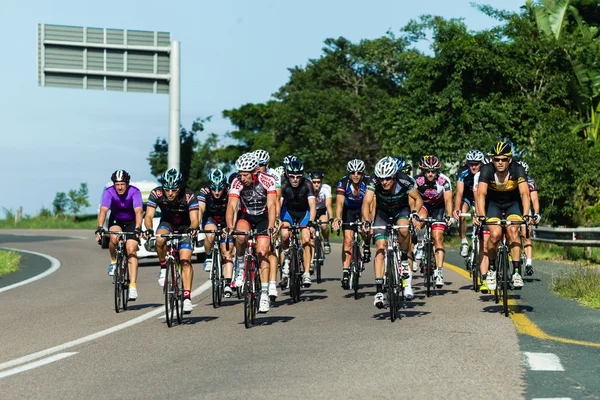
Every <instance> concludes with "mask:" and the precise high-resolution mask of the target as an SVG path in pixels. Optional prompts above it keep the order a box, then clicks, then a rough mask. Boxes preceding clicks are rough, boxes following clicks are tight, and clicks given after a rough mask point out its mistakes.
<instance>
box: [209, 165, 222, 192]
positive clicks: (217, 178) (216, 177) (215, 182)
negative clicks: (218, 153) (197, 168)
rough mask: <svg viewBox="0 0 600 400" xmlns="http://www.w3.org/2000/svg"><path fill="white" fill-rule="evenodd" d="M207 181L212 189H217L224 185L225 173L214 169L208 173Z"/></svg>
mask: <svg viewBox="0 0 600 400" xmlns="http://www.w3.org/2000/svg"><path fill="white" fill-rule="evenodd" d="M208 183H209V185H210V188H211V189H212V190H214V191H218V190H221V189H223V187H225V175H224V174H223V171H221V170H220V169H218V168H217V169H215V170H214V171H212V172H211V173H210V174H209V175H208Z"/></svg>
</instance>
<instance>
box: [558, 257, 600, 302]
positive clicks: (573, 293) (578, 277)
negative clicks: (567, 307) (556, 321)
mask: <svg viewBox="0 0 600 400" xmlns="http://www.w3.org/2000/svg"><path fill="white" fill-rule="evenodd" d="M552 291H554V293H556V294H557V295H559V296H562V297H566V298H568V299H575V300H577V301H579V302H580V303H581V304H583V305H586V306H588V307H592V308H600V272H599V271H598V270H597V269H596V268H589V267H581V266H576V267H573V268H570V269H569V271H568V272H565V273H563V274H562V275H559V276H557V277H556V278H554V281H553V282H552Z"/></svg>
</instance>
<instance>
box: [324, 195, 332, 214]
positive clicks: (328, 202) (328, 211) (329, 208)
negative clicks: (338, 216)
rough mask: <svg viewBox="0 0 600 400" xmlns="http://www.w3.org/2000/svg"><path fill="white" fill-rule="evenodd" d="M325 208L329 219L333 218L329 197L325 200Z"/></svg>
mask: <svg viewBox="0 0 600 400" xmlns="http://www.w3.org/2000/svg"><path fill="white" fill-rule="evenodd" d="M325 208H326V209H327V215H329V218H332V217H333V209H332V208H331V197H326V198H325Z"/></svg>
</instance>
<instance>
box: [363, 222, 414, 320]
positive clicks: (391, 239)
mask: <svg viewBox="0 0 600 400" xmlns="http://www.w3.org/2000/svg"><path fill="white" fill-rule="evenodd" d="M401 228H409V229H410V230H411V231H412V224H409V225H395V224H394V220H393V218H392V219H390V220H389V221H388V223H387V224H386V225H385V226H372V227H371V229H385V231H386V236H387V248H386V251H385V261H384V266H385V273H384V275H383V278H384V281H383V287H384V288H385V290H386V291H387V299H388V307H389V309H390V320H391V321H392V322H394V321H395V320H396V318H402V317H401V315H400V309H401V308H402V305H403V303H404V277H403V275H402V263H401V261H400V260H401V254H400V248H399V246H398V229H401ZM411 235H412V232H411Z"/></svg>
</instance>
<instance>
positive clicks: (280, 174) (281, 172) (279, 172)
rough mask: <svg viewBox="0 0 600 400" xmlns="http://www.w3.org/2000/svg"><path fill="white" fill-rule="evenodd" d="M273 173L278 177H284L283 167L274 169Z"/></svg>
mask: <svg viewBox="0 0 600 400" xmlns="http://www.w3.org/2000/svg"><path fill="white" fill-rule="evenodd" d="M275 172H277V173H278V174H279V176H284V175H285V167H284V166H283V165H280V166H279V167H277V168H275Z"/></svg>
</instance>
